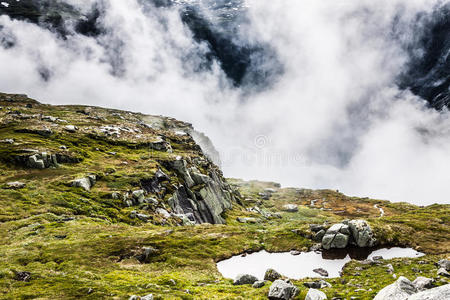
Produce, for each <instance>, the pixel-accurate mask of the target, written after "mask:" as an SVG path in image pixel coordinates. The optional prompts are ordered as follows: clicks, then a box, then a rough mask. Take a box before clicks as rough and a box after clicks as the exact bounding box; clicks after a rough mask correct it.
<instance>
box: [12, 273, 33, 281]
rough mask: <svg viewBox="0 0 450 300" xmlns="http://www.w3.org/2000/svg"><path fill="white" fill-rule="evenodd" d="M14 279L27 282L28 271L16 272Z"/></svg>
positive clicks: (28, 279)
mask: <svg viewBox="0 0 450 300" xmlns="http://www.w3.org/2000/svg"><path fill="white" fill-rule="evenodd" d="M14 279H15V280H18V281H25V282H28V281H30V280H31V273H30V272H17V273H16V276H15V277H14Z"/></svg>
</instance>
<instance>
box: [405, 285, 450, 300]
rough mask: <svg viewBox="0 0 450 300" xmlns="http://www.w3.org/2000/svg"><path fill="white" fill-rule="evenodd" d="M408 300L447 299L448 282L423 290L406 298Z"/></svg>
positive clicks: (449, 288) (448, 295)
mask: <svg viewBox="0 0 450 300" xmlns="http://www.w3.org/2000/svg"><path fill="white" fill-rule="evenodd" d="M407 299H408V300H448V299H450V284H446V285H443V286H440V287H436V288H433V289H429V290H425V291H422V292H419V293H417V294H414V295H412V296H410V297H408V298H407Z"/></svg>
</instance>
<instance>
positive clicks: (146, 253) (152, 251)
mask: <svg viewBox="0 0 450 300" xmlns="http://www.w3.org/2000/svg"><path fill="white" fill-rule="evenodd" d="M158 253H159V250H158V249H156V248H153V247H151V246H148V247H142V251H141V253H140V254H138V255H136V256H135V257H136V259H137V260H138V261H140V262H141V263H149V262H150V260H151V258H152V257H153V256H155V255H157V254H158Z"/></svg>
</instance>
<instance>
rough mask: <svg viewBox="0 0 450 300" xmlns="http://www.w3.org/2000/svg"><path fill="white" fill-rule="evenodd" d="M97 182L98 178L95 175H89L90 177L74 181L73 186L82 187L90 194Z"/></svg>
mask: <svg viewBox="0 0 450 300" xmlns="http://www.w3.org/2000/svg"><path fill="white" fill-rule="evenodd" d="M95 182H96V176H95V175H89V176H87V177H84V178H80V179H75V180H73V181H72V182H71V186H74V187H81V188H83V189H84V190H85V191H88V192H89V191H90V190H91V188H92V187H93V186H94V184H95Z"/></svg>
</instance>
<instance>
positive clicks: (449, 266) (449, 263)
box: [437, 259, 450, 272]
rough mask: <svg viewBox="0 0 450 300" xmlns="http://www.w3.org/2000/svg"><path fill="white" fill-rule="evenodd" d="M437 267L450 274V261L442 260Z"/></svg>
mask: <svg viewBox="0 0 450 300" xmlns="http://www.w3.org/2000/svg"><path fill="white" fill-rule="evenodd" d="M437 265H438V266H439V267H440V268H444V269H445V270H446V271H448V272H450V260H448V259H441V260H440V261H438V262H437Z"/></svg>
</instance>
